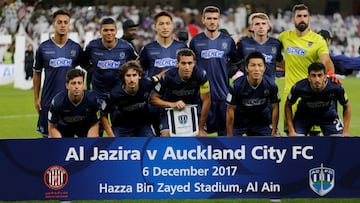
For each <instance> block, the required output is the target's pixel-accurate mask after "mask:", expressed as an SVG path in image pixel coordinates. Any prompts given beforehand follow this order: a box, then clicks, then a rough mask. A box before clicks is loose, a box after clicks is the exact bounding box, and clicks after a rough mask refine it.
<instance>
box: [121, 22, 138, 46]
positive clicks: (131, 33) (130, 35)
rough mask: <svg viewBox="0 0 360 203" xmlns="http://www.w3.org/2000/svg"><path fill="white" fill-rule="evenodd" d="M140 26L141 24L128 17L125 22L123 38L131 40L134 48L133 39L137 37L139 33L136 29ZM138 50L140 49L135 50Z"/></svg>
mask: <svg viewBox="0 0 360 203" xmlns="http://www.w3.org/2000/svg"><path fill="white" fill-rule="evenodd" d="M138 26H139V24H135V23H134V21H133V20H131V19H128V20H126V21H125V22H124V23H123V26H122V27H123V31H124V34H123V36H122V37H121V39H123V40H125V41H127V42H129V43H130V44H131V46H133V48H134V49H135V48H136V47H135V45H134V43H133V40H134V39H136V37H137V34H136V30H137V27H138ZM135 51H136V52H138V51H139V50H135Z"/></svg>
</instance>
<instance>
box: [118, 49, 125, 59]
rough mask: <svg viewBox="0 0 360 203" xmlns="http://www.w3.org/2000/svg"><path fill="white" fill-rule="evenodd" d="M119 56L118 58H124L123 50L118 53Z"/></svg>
mask: <svg viewBox="0 0 360 203" xmlns="http://www.w3.org/2000/svg"><path fill="white" fill-rule="evenodd" d="M119 56H120V59H124V58H125V52H123V51H122V52H120V54H119Z"/></svg>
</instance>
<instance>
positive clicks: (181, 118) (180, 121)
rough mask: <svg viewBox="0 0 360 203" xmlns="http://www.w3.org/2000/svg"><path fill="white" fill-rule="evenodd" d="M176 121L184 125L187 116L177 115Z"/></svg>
mask: <svg viewBox="0 0 360 203" xmlns="http://www.w3.org/2000/svg"><path fill="white" fill-rule="evenodd" d="M178 121H179V123H180V124H182V125H185V124H186V123H187V122H188V116H187V115H179V116H178Z"/></svg>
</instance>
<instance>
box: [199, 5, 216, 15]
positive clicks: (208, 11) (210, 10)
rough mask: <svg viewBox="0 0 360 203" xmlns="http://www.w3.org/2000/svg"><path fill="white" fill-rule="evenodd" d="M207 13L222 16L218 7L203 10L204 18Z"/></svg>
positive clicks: (207, 7)
mask: <svg viewBox="0 0 360 203" xmlns="http://www.w3.org/2000/svg"><path fill="white" fill-rule="evenodd" d="M205 13H219V14H220V9H219V8H218V7H216V6H206V7H205V8H204V9H203V12H202V17H204V16H205Z"/></svg>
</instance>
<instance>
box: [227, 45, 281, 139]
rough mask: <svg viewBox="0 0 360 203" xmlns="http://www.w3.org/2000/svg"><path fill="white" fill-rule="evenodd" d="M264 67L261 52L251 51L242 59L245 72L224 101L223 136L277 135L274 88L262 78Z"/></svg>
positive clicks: (277, 109)
mask: <svg viewBox="0 0 360 203" xmlns="http://www.w3.org/2000/svg"><path fill="white" fill-rule="evenodd" d="M265 64H266V63H265V57H264V56H263V54H262V53H261V52H258V51H255V52H251V53H250V54H248V56H247V58H246V60H245V71H246V72H247V73H246V74H245V75H243V76H241V77H239V78H237V79H236V80H235V81H234V82H233V83H232V84H231V85H230V89H229V94H228V96H227V100H226V101H227V104H228V106H227V111H226V130H227V136H242V135H243V134H246V135H247V136H270V135H272V136H277V135H278V134H277V125H278V121H279V102H280V99H279V97H278V87H277V85H276V83H275V81H274V80H273V79H271V78H269V77H264V73H265V69H266V65H265ZM268 103H270V104H271V109H270V108H268ZM269 111H271V112H269Z"/></svg>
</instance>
